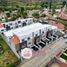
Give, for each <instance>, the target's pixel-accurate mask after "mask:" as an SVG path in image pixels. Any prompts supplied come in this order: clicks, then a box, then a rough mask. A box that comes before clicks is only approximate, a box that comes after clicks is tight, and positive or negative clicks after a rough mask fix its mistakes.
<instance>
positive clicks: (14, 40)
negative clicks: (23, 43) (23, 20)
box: [11, 35, 20, 45]
mask: <svg viewBox="0 0 67 67" xmlns="http://www.w3.org/2000/svg"><path fill="white" fill-rule="evenodd" d="M11 42H12V43H14V44H15V45H18V44H19V43H20V40H19V38H18V37H17V36H16V35H13V36H12V38H11Z"/></svg>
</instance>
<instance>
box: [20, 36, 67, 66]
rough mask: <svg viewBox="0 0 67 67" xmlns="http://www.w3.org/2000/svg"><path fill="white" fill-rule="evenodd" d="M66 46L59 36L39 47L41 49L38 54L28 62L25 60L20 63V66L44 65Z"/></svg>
mask: <svg viewBox="0 0 67 67" xmlns="http://www.w3.org/2000/svg"><path fill="white" fill-rule="evenodd" d="M66 46H67V45H66V44H65V41H64V39H63V38H62V37H61V38H60V39H59V40H57V41H56V42H54V43H51V44H50V45H49V46H47V47H45V48H43V49H41V51H40V52H38V55H36V56H35V55H34V57H33V58H32V59H30V60H29V61H28V62H25V63H24V64H23V63H21V66H20V67H45V65H46V63H48V62H49V61H50V60H51V59H52V58H54V57H55V56H56V54H58V53H59V52H60V51H61V50H62V49H63V48H65V47H66ZM22 62H23V61H22Z"/></svg>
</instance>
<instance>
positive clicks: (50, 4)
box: [49, 0, 52, 9]
mask: <svg viewBox="0 0 67 67" xmlns="http://www.w3.org/2000/svg"><path fill="white" fill-rule="evenodd" d="M51 7H52V0H50V2H49V9H51Z"/></svg>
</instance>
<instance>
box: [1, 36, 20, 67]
mask: <svg viewBox="0 0 67 67" xmlns="http://www.w3.org/2000/svg"><path fill="white" fill-rule="evenodd" d="M17 62H20V60H19V59H18V58H17V57H16V56H15V55H14V53H13V52H12V51H11V49H10V48H9V46H8V45H7V43H6V42H5V41H4V40H3V38H2V37H1V36H0V67H16V66H15V64H16V63H17Z"/></svg>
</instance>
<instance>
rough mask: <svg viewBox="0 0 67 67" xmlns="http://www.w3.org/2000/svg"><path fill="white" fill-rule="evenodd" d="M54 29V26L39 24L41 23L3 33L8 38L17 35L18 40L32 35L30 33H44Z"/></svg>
mask: <svg viewBox="0 0 67 67" xmlns="http://www.w3.org/2000/svg"><path fill="white" fill-rule="evenodd" d="M50 28H51V29H56V27H55V26H51V25H48V24H44V25H43V24H41V23H33V24H31V25H28V26H25V27H20V28H17V29H14V30H10V31H7V32H4V35H5V36H6V37H10V36H13V34H15V35H17V36H18V37H19V38H21V39H22V38H24V37H25V35H30V36H31V34H32V32H35V33H37V32H39V30H40V29H41V30H42V29H44V31H46V30H47V29H50Z"/></svg>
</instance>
